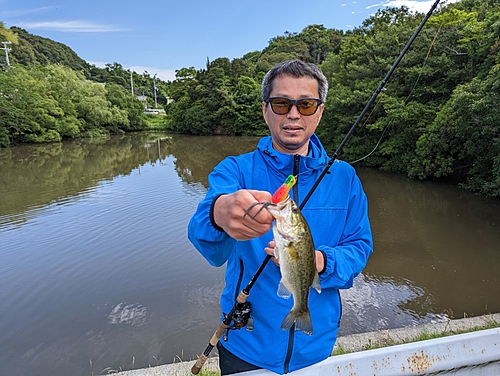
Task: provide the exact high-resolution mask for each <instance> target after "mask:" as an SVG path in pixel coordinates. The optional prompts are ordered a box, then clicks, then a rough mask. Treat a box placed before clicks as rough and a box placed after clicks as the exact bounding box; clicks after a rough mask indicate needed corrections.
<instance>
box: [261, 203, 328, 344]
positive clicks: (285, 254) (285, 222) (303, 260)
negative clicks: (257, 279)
mask: <svg viewBox="0 0 500 376" xmlns="http://www.w3.org/2000/svg"><path fill="white" fill-rule="evenodd" d="M267 210H268V211H269V212H270V213H271V214H272V215H273V217H274V218H275V222H274V226H273V234H274V240H275V257H276V258H277V259H278V261H279V264H280V271H281V277H282V278H281V281H280V284H279V287H278V295H279V296H281V297H283V298H290V296H292V295H293V307H292V309H291V311H290V312H289V313H288V314H287V315H286V317H285V318H284V320H283V322H282V324H281V329H283V330H288V329H290V328H291V327H292V325H293V324H294V323H295V328H296V329H297V330H300V331H302V332H303V333H306V334H308V335H311V334H312V332H313V328H312V322H311V316H310V312H309V306H308V300H309V289H310V288H311V287H312V288H314V289H316V291H318V292H319V293H320V292H321V285H320V282H319V276H318V271H317V268H316V253H315V249H314V243H313V240H312V236H311V231H310V229H309V225H308V224H307V221H306V220H305V218H304V216H303V215H302V213H301V212H300V209H299V207H298V206H297V204H296V203H295V202H294V201H293V200H292V199H291V198H290V197H287V198H286V199H285V200H283V201H282V202H280V203H278V204H276V205H272V206H271V205H270V206H268V207H267Z"/></svg>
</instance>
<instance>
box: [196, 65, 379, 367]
mask: <svg viewBox="0 0 500 376" xmlns="http://www.w3.org/2000/svg"><path fill="white" fill-rule="evenodd" d="M327 91H328V82H327V80H326V78H325V76H324V75H323V73H322V72H321V71H320V70H319V68H318V67H316V66H315V65H313V64H308V63H304V62H302V61H300V60H292V61H285V62H283V63H280V64H278V65H276V66H275V67H273V68H272V69H271V70H270V71H269V72H268V73H267V74H266V76H265V77H264V80H263V83H262V113H263V115H264V120H265V121H266V124H267V125H268V127H269V130H270V132H271V136H270V137H264V138H262V139H261V140H260V141H259V144H258V145H257V149H256V150H255V151H253V152H251V153H247V154H243V155H240V156H237V157H227V158H226V159H224V160H223V161H222V162H221V163H220V164H219V165H218V166H216V167H215V169H214V171H213V172H212V173H211V174H210V175H209V189H208V192H207V195H206V197H205V199H204V200H203V201H202V202H201V203H200V204H199V206H198V209H197V211H196V213H195V214H194V216H193V217H192V219H191V221H190V223H189V226H188V236H189V239H190V240H191V242H192V243H193V244H194V246H195V247H196V248H197V249H198V250H199V251H200V253H201V254H202V255H203V256H204V257H205V258H206V259H207V260H208V261H209V263H210V264H212V265H214V266H221V265H223V264H224V263H226V262H227V266H226V277H225V279H226V287H225V289H224V292H223V293H222V297H221V307H222V312H224V313H228V312H229V311H230V310H231V308H232V307H233V305H234V303H235V301H236V296H237V295H238V293H239V292H240V291H241V290H242V289H243V288H244V287H245V286H246V285H247V284H248V282H249V281H250V279H251V278H252V277H253V275H254V273H255V272H256V271H257V269H258V268H259V266H260V265H261V264H262V262H263V260H264V258H265V256H266V254H265V253H267V254H269V255H274V240H273V234H272V231H270V229H271V224H272V222H273V217H272V215H271V214H270V213H269V212H268V211H267V210H261V211H260V212H258V214H257V215H255V213H257V211H258V210H259V208H260V205H256V206H255V207H254V208H252V209H251V210H250V211H249V214H250V215H244V214H245V212H246V211H247V210H248V209H249V208H250V206H251V205H252V204H254V203H255V202H269V201H271V195H272V193H273V192H274V191H275V190H276V189H277V188H278V187H279V186H280V185H281V184H283V182H284V181H285V179H286V178H287V176H288V175H291V174H293V175H294V176H297V183H296V184H295V185H294V187H293V189H292V191H291V192H290V195H291V197H292V198H293V199H294V200H295V201H296V202H297V203H298V204H300V202H301V200H302V199H303V198H304V196H305V195H306V194H307V193H308V192H309V190H310V188H311V187H312V186H313V184H314V182H315V181H316V180H317V178H318V177H319V175H320V173H321V172H322V171H323V169H324V167H325V165H326V164H327V163H328V160H329V157H328V155H327V153H326V152H325V150H324V148H323V146H322V145H321V143H320V141H319V139H318V138H317V137H316V135H315V134H314V131H315V130H316V127H317V126H318V123H319V121H320V120H321V116H322V114H323V110H324V104H323V103H324V102H325V99H326V94H327ZM302 213H303V215H304V217H305V218H306V220H307V222H308V224H309V227H310V229H311V233H312V237H313V240H314V244H315V249H316V267H317V269H318V272H319V276H320V283H321V290H322V291H321V293H320V294H319V293H317V292H316V291H315V290H313V289H311V290H310V294H309V309H310V314H311V321H312V323H313V333H312V335H307V334H304V333H302V332H300V331H296V330H295V327H294V326H292V328H291V329H290V330H286V331H285V330H282V329H280V326H281V322H282V321H283V318H284V317H285V316H286V314H287V313H288V312H289V311H290V309H291V307H292V305H293V299H288V300H285V299H283V298H281V297H279V296H278V295H277V289H278V284H279V282H280V280H281V274H280V269H279V267H278V266H277V265H278V261H277V260H276V259H274V258H273V261H275V264H276V265H275V264H273V263H269V264H268V265H267V266H266V267H265V269H264V271H263V273H262V274H261V275H260V276H259V278H258V280H257V281H256V283H255V285H254V286H253V288H252V291H251V294H250V296H249V298H248V301H249V302H250V303H251V307H252V312H251V317H252V319H253V321H254V324H253V326H254V329H253V330H252V331H248V330H245V329H244V328H243V329H240V330H230V331H228V333H227V338H225V340H224V341H223V342H222V343H221V342H219V344H218V350H219V364H220V367H221V372H222V375H228V374H232V373H237V372H243V371H248V370H252V369H258V368H265V369H268V370H271V371H274V372H277V373H280V374H283V373H288V372H291V371H294V370H296V369H299V368H303V367H307V366H309V365H312V364H314V363H317V362H319V361H321V360H323V359H326V358H327V357H328V356H329V355H330V354H331V351H332V349H333V345H334V343H335V339H336V334H337V331H338V329H339V323H340V316H341V302H340V294H339V291H338V290H339V289H346V288H349V287H351V286H352V284H353V280H354V278H355V277H356V275H358V274H359V273H360V272H361V270H362V269H363V268H364V267H365V265H366V263H367V261H368V256H369V255H370V254H371V253H372V251H373V249H372V248H373V244H372V237H371V230H370V224H369V220H368V207H367V200H366V196H365V194H364V192H363V189H362V186H361V183H360V181H359V179H358V177H357V176H356V173H355V171H354V169H353V168H352V167H351V166H350V165H348V164H347V163H345V162H341V161H336V162H335V163H334V164H333V165H332V167H331V169H330V173H329V174H327V175H325V177H324V179H323V181H322V182H321V184H319V185H318V187H317V189H316V191H315V192H314V194H313V195H312V196H311V198H310V200H309V201H308V202H307V204H306V205H305V207H304V208H303V210H302ZM253 216H255V217H253ZM226 339H227V340H226Z"/></svg>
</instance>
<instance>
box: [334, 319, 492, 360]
mask: <svg viewBox="0 0 500 376" xmlns="http://www.w3.org/2000/svg"><path fill="white" fill-rule="evenodd" d="M449 323H450V322H449V321H448V323H447V325H446V327H445V329H444V330H442V331H437V332H429V331H428V330H426V329H424V330H422V332H420V334H419V335H418V336H417V337H412V338H404V339H401V340H395V339H394V338H392V337H389V338H384V339H382V340H380V341H377V342H373V341H372V340H371V339H369V340H368V343H367V344H365V345H363V346H362V348H361V351H365V350H374V349H379V348H382V347H389V346H395V345H401V344H405V343H412V342H419V341H426V340H429V339H435V338H443V337H448V336H452V335H456V334H463V333H471V332H477V331H479V330H486V329H493V328H498V327H500V322H497V321H496V320H494V319H493V318H492V317H488V318H487V322H486V324H484V325H479V326H474V327H471V328H469V329H463V330H450V329H449V328H448V327H449ZM352 352H355V350H352V351H350V350H347V349H345V348H343V347H342V346H341V345H338V346H337V347H336V348H335V349H334V351H333V352H332V354H331V356H336V355H343V354H349V353H352Z"/></svg>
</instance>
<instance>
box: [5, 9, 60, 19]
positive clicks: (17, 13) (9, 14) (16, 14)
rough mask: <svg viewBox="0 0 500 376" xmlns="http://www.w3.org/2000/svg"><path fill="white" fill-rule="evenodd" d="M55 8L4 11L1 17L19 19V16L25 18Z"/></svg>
mask: <svg viewBox="0 0 500 376" xmlns="http://www.w3.org/2000/svg"><path fill="white" fill-rule="evenodd" d="M54 8H55V7H54V6H50V7H39V8H33V9H19V10H4V11H2V12H0V15H1V16H2V17H19V16H24V15H26V14H32V13H42V12H46V11H48V10H50V9H54Z"/></svg>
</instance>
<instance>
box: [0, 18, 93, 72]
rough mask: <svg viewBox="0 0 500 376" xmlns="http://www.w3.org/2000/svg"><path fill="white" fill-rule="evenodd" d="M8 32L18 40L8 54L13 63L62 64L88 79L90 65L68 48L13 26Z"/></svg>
mask: <svg viewBox="0 0 500 376" xmlns="http://www.w3.org/2000/svg"><path fill="white" fill-rule="evenodd" d="M10 31H12V32H14V33H15V34H17V39H18V43H17V45H16V46H15V48H13V49H12V51H11V54H10V57H11V60H12V62H13V63H18V64H21V65H36V64H40V65H48V64H62V65H64V66H67V67H69V68H71V69H73V70H76V71H80V72H83V73H84V74H85V76H86V77H90V71H91V65H90V64H89V63H87V62H86V61H85V60H83V59H81V58H80V57H79V56H78V55H77V54H76V53H75V51H73V50H72V49H71V48H69V47H68V46H66V45H64V44H62V43H59V42H55V41H53V40H51V39H48V38H44V37H40V36H38V35H33V34H30V33H28V32H27V31H26V30H24V29H21V28H19V27H15V26H13V27H11V28H10ZM0 32H1V29H0Z"/></svg>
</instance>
